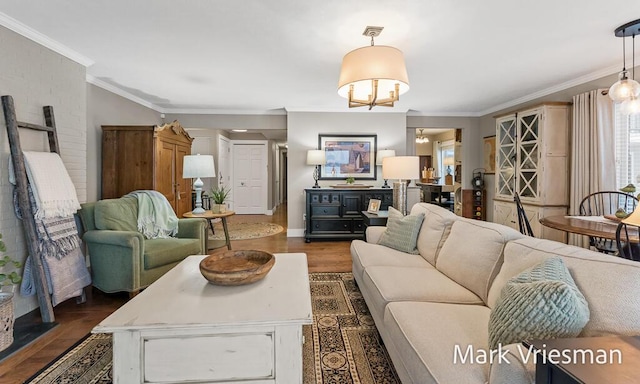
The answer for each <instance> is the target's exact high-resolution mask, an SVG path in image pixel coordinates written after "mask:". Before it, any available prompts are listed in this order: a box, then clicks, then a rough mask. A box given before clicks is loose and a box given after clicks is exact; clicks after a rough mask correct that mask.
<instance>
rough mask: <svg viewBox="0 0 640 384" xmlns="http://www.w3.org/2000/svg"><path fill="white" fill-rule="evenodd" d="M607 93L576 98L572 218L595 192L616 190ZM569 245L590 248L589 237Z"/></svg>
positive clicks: (573, 238)
mask: <svg viewBox="0 0 640 384" xmlns="http://www.w3.org/2000/svg"><path fill="white" fill-rule="evenodd" d="M606 92H607V90H604V89H596V90H593V91H590V92H586V93H581V94H579V95H576V96H574V97H573V126H572V130H571V131H572V140H571V170H570V172H571V192H570V195H569V196H570V198H569V214H571V215H578V214H580V202H581V201H582V199H583V198H584V197H585V196H587V195H589V194H591V193H594V192H598V191H611V190H615V185H616V184H615V174H616V172H615V169H616V167H615V124H614V115H613V103H612V101H611V99H610V98H609V96H607V93H606ZM569 244H573V245H577V246H580V247H584V248H588V247H589V239H588V237H587V236H582V235H576V234H569Z"/></svg>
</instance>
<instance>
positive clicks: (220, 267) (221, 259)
mask: <svg viewBox="0 0 640 384" xmlns="http://www.w3.org/2000/svg"><path fill="white" fill-rule="evenodd" d="M275 263H276V259H275V257H274V256H273V255H272V254H270V253H268V252H263V251H254V250H245V251H227V252H224V253H222V254H217V255H210V256H207V257H205V258H204V259H202V261H201V262H200V273H202V276H204V278H205V279H207V280H208V281H209V282H210V283H211V284H215V285H244V284H251V283H254V282H256V281H258V280H261V279H263V278H264V277H265V276H266V275H267V273H269V271H270V270H271V268H272V267H273V265H274V264H275Z"/></svg>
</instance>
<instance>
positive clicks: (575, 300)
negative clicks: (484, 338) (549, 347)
mask: <svg viewBox="0 0 640 384" xmlns="http://www.w3.org/2000/svg"><path fill="white" fill-rule="evenodd" d="M588 321H589V305H588V304H587V300H586V299H585V298H584V296H583V295H582V293H581V292H580V291H579V290H578V287H576V283H575V282H574V281H573V278H572V277H571V274H570V273H569V270H568V269H567V267H566V266H565V265H564V262H563V261H562V259H561V258H560V257H551V258H548V259H546V260H544V261H543V262H542V263H540V264H538V265H536V266H534V267H532V268H530V269H527V270H526V271H524V272H522V273H520V274H519V275H518V276H515V277H513V278H511V279H510V280H509V281H508V282H507V284H506V285H505V287H504V288H503V289H502V292H500V297H499V298H498V300H497V301H496V306H495V308H494V309H493V310H492V311H491V315H490V317H489V347H490V348H491V349H495V348H497V347H498V344H502V345H508V344H512V343H517V342H522V341H523V340H533V339H556V338H563V337H576V336H578V334H579V333H580V331H582V328H584V326H585V325H586V324H587V322H588Z"/></svg>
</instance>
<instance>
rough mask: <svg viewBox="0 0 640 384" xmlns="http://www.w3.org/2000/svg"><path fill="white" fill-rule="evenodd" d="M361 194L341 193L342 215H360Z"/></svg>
mask: <svg viewBox="0 0 640 384" xmlns="http://www.w3.org/2000/svg"><path fill="white" fill-rule="evenodd" d="M362 206H363V204H362V194H361V193H349V194H347V193H345V194H343V195H342V216H358V217H359V216H361V213H360V212H361V211H362Z"/></svg>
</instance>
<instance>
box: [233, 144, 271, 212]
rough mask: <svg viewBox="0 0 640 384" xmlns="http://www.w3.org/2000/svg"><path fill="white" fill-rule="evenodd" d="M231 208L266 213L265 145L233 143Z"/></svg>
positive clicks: (238, 210) (239, 210)
mask: <svg viewBox="0 0 640 384" xmlns="http://www.w3.org/2000/svg"><path fill="white" fill-rule="evenodd" d="M232 156H233V210H234V211H235V212H236V213H237V214H258V215H262V214H266V213H267V145H266V143H265V144H242V143H233V150H232Z"/></svg>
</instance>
